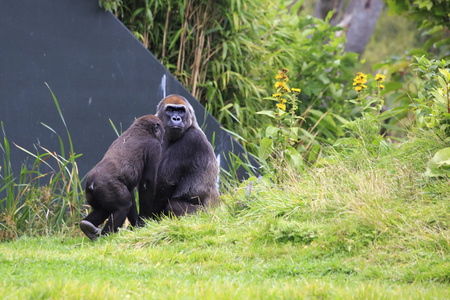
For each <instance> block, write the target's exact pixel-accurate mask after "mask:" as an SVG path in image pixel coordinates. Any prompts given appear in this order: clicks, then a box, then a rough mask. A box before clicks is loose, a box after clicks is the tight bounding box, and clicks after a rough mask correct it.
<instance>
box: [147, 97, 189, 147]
mask: <svg viewBox="0 0 450 300" xmlns="http://www.w3.org/2000/svg"><path fill="white" fill-rule="evenodd" d="M156 111H157V113H156V115H157V116H158V118H160V119H161V120H163V122H164V127H165V129H166V136H165V137H166V138H167V139H168V140H170V141H175V140H177V139H179V138H180V137H182V136H183V135H184V133H185V132H186V130H187V129H188V128H190V127H191V126H194V127H197V128H198V124H197V119H196V118H195V113H194V109H193V108H192V106H191V104H190V103H189V102H187V100H186V99H185V98H183V97H181V96H178V95H170V96H168V97H166V98H164V99H163V100H162V101H161V102H160V103H159V104H158V106H157V107H156Z"/></svg>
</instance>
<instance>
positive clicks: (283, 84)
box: [275, 81, 286, 89]
mask: <svg viewBox="0 0 450 300" xmlns="http://www.w3.org/2000/svg"><path fill="white" fill-rule="evenodd" d="M285 86H286V82H283V81H277V82H276V83H275V88H276V89H279V88H280V87H283V88H284V87H285Z"/></svg>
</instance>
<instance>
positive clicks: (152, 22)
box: [100, 0, 357, 154]
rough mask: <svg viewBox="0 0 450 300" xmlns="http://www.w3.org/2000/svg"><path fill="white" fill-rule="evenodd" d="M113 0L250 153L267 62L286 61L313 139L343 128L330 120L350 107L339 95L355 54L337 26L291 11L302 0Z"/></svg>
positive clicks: (328, 137) (270, 66)
mask: <svg viewBox="0 0 450 300" xmlns="http://www.w3.org/2000/svg"><path fill="white" fill-rule="evenodd" d="M111 1H112V2H115V3H116V4H117V7H118V8H117V10H116V11H115V13H116V15H117V16H118V17H119V18H120V20H121V21H122V22H123V23H124V24H125V25H126V26H127V27H128V28H130V30H131V31H132V32H133V33H134V34H135V35H136V36H137V37H138V38H139V39H140V40H141V41H142V42H143V44H144V45H145V46H146V47H147V48H148V49H149V50H150V51H151V52H152V53H153V54H154V55H155V56H156V57H157V58H158V59H159V60H160V61H161V62H162V63H163V64H164V65H165V66H166V67H167V68H168V69H169V71H171V72H172V74H174V75H175V76H176V77H177V78H178V79H179V80H180V81H181V83H183V85H185V86H186V88H187V89H188V90H189V91H190V92H191V93H192V94H193V95H194V96H195V97H197V98H198V99H199V100H200V102H201V103H203V104H204V105H205V106H206V107H207V109H208V110H210V112H211V113H212V114H213V116H215V117H216V118H217V119H218V120H219V122H220V123H221V124H223V125H224V126H225V127H226V128H227V129H229V130H231V131H233V132H235V133H236V137H237V138H239V139H240V142H241V143H242V144H243V145H244V146H247V147H248V148H249V149H248V150H251V151H252V152H253V153H254V154H256V153H257V149H256V147H254V145H255V144H258V143H259V140H260V139H261V138H262V137H264V131H263V130H260V129H259V128H265V127H267V125H268V124H269V123H270V120H268V119H267V117H266V116H263V115H257V114H255V113H256V112H258V111H261V110H266V109H267V107H266V102H265V101H264V100H263V97H265V95H267V94H271V89H270V87H271V86H272V78H273V71H272V70H278V69H280V68H281V67H284V66H287V67H288V68H290V69H292V73H293V76H292V77H291V82H292V85H293V86H301V87H302V90H303V93H302V99H301V101H302V105H301V106H299V107H298V111H297V112H296V113H297V115H301V113H299V112H302V113H303V112H305V111H306V110H307V108H309V109H310V110H311V111H310V112H311V113H310V115H309V118H308V119H307V120H305V123H306V124H308V126H310V127H312V126H314V125H315V124H318V125H317V129H319V130H318V131H317V132H318V136H317V139H319V140H320V141H324V142H327V143H329V144H332V143H333V142H334V140H335V139H336V137H338V136H340V135H341V134H342V131H341V130H340V127H339V126H338V125H337V124H336V121H338V122H341V121H342V119H341V118H344V119H345V118H346V116H348V115H349V114H348V111H346V110H345V109H344V108H343V103H344V102H343V100H344V98H345V91H346V90H348V87H349V84H351V82H350V80H351V76H352V70H353V68H354V67H355V65H356V63H357V55H356V54H354V53H347V52H344V46H343V45H344V42H345V36H344V35H342V34H338V33H339V32H340V30H341V28H339V27H332V26H330V25H329V23H328V21H327V20H318V19H315V18H312V17H310V16H307V15H305V14H303V13H299V14H297V12H298V11H299V8H300V7H301V5H302V1H298V2H297V3H296V4H295V5H294V6H292V7H290V11H288V10H287V8H286V7H285V6H284V5H285V3H284V1H278V0H275V1H274V0H264V1H257V0H252V1H245V2H242V1H238V0H222V1H207V0H203V1H190V0H189V1H188V0H178V1H170V2H168V1H158V0H154V1H145V2H143V1H137V0H136V1H127V2H123V3H122V4H120V2H118V1H113V0H110V1H108V3H110V2H111ZM100 3H101V4H102V5H104V6H105V8H109V7H111V6H108V7H106V1H104V0H101V1H100ZM330 16H331V15H330ZM319 120H320V122H318V121H319ZM339 120H341V121H339Z"/></svg>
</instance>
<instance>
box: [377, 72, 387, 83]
mask: <svg viewBox="0 0 450 300" xmlns="http://www.w3.org/2000/svg"><path fill="white" fill-rule="evenodd" d="M385 78H386V76H384V75H381V74H377V75H375V80H376V81H379V82H380V83H381V82H383V80H384V79H385Z"/></svg>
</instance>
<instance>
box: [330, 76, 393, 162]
mask: <svg viewBox="0 0 450 300" xmlns="http://www.w3.org/2000/svg"><path fill="white" fill-rule="evenodd" d="M368 78H369V79H370V81H368ZM385 78H386V76H384V75H381V74H376V76H375V79H374V80H371V79H373V76H372V75H371V74H364V73H362V72H358V73H357V75H356V77H355V78H354V79H353V86H354V90H355V91H356V92H357V95H356V96H357V98H356V99H350V100H348V102H349V103H353V104H355V105H357V107H358V108H359V110H360V113H361V117H359V118H356V119H354V120H352V121H349V122H348V123H346V124H345V125H344V128H345V129H347V131H348V134H349V135H350V137H345V138H341V139H339V140H337V141H336V143H335V144H334V146H335V147H337V146H344V147H346V149H345V150H343V151H344V152H345V151H354V150H355V149H356V150H358V149H360V148H361V146H363V147H364V148H365V149H366V151H368V152H370V153H372V154H378V153H379V152H380V151H384V150H385V149H387V148H388V146H387V144H386V142H385V141H384V140H383V138H382V136H381V135H380V132H381V131H380V130H381V126H380V124H381V122H382V120H383V119H384V118H386V115H388V116H391V115H392V113H391V112H390V111H387V112H385V113H382V114H380V112H381V110H382V108H383V104H384V99H383V96H382V95H381V91H382V90H383V89H384V88H385V86H384V84H383V81H384V79H385Z"/></svg>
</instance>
